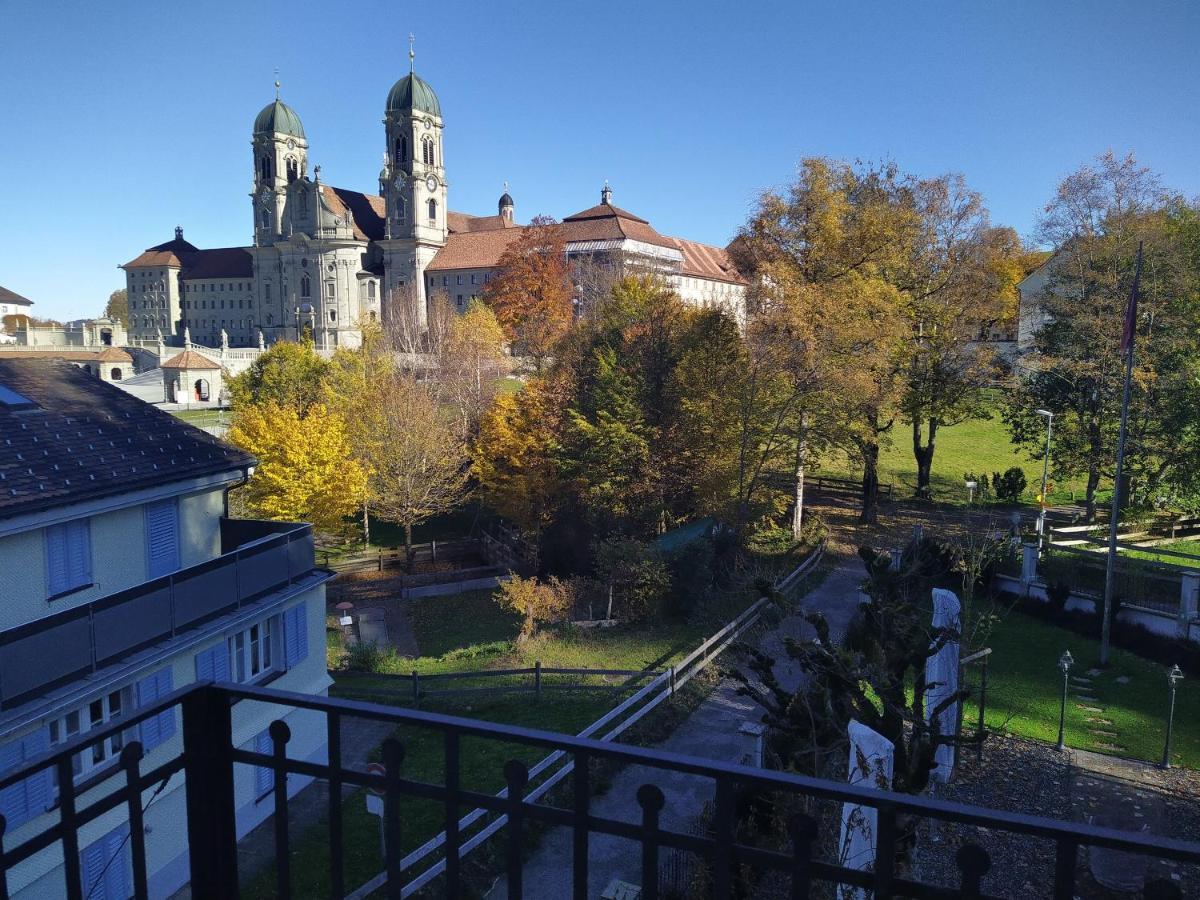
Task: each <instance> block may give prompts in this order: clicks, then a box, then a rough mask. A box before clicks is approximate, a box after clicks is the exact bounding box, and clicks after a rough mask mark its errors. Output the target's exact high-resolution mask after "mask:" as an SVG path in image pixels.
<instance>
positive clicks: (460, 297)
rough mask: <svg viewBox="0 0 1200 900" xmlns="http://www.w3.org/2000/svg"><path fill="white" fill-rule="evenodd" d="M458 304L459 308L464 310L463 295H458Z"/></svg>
mask: <svg viewBox="0 0 1200 900" xmlns="http://www.w3.org/2000/svg"><path fill="white" fill-rule="evenodd" d="M457 303H458V308H459V309H462V308H463V295H462V294H459V295H458V300H457Z"/></svg>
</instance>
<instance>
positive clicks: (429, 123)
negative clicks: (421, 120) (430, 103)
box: [425, 119, 433, 131]
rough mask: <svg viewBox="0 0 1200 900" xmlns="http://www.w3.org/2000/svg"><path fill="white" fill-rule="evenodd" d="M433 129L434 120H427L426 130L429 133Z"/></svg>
mask: <svg viewBox="0 0 1200 900" xmlns="http://www.w3.org/2000/svg"><path fill="white" fill-rule="evenodd" d="M432 127H433V119H426V120H425V130H426V131H428V130H429V129H430V128H432Z"/></svg>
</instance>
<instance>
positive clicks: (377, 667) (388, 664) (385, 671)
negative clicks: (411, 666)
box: [346, 641, 407, 675]
mask: <svg viewBox="0 0 1200 900" xmlns="http://www.w3.org/2000/svg"><path fill="white" fill-rule="evenodd" d="M406 662H407V660H406V659H405V657H403V656H401V655H400V653H399V652H398V651H397V650H396V648H395V647H380V646H379V645H378V644H364V643H362V642H361V641H360V642H359V643H357V644H355V645H354V646H353V647H351V648H350V652H349V653H347V654H346V668H348V669H351V670H353V671H356V672H374V673H375V674H377V675H402V674H405V669H406V668H407V666H406V665H405V664H406Z"/></svg>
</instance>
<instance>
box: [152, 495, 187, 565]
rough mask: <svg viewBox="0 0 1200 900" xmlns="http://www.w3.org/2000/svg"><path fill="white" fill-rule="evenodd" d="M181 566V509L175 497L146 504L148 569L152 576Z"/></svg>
mask: <svg viewBox="0 0 1200 900" xmlns="http://www.w3.org/2000/svg"><path fill="white" fill-rule="evenodd" d="M178 568H179V509H178V506H177V505H176V502H175V499H174V498H172V499H170V500H160V501H158V502H157V503H147V504H146V569H147V572H148V574H149V577H151V578H158V577H160V576H162V575H167V574H169V573H171V572H174V571H175V570H176V569H178Z"/></svg>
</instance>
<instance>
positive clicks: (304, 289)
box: [300, 275, 312, 297]
mask: <svg viewBox="0 0 1200 900" xmlns="http://www.w3.org/2000/svg"><path fill="white" fill-rule="evenodd" d="M300 296H301V297H311V296H312V282H311V281H310V280H309V278H308V275H303V276H301V278H300Z"/></svg>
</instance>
